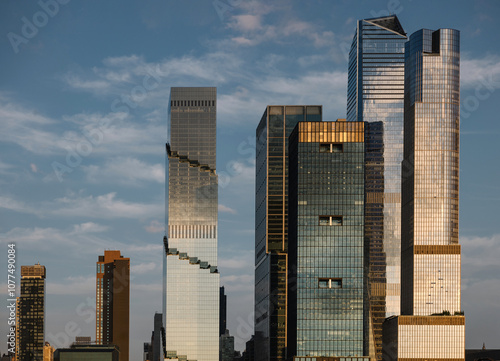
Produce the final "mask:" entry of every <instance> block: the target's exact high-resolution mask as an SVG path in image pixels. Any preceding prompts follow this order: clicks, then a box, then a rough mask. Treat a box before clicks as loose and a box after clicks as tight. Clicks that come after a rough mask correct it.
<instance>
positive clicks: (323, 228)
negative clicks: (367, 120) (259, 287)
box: [288, 119, 365, 357]
mask: <svg viewBox="0 0 500 361" xmlns="http://www.w3.org/2000/svg"><path fill="white" fill-rule="evenodd" d="M364 125H365V124H364V123H363V122H346V121H345V120H344V119H342V120H338V121H337V122H300V123H298V124H297V126H296V127H295V130H294V131H293V133H292V135H291V136H290V149H289V190H290V192H289V204H290V207H289V217H288V221H289V247H288V249H289V252H288V254H289V269H290V273H289V307H288V312H289V314H290V317H289V318H288V321H289V323H288V340H289V341H288V356H289V357H290V356H323V357H335V356H356V357H362V356H364V352H365V350H364V347H365V345H364V331H363V330H364V290H365V270H364V267H365V265H364V247H365V246H364V244H365V242H364V194H365V191H364V182H365V145H364V141H365V133H364Z"/></svg>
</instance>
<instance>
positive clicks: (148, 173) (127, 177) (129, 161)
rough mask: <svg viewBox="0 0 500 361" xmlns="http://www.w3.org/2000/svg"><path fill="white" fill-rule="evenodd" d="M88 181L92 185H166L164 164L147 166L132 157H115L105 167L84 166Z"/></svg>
mask: <svg viewBox="0 0 500 361" xmlns="http://www.w3.org/2000/svg"><path fill="white" fill-rule="evenodd" d="M82 168H83V171H84V172H85V174H86V177H87V180H88V181H89V182H91V183H114V184H116V183H121V184H126V185H139V184H140V183H142V182H155V183H160V184H164V183H165V167H164V165H163V164H147V163H146V162H143V161H141V160H139V159H136V158H132V157H114V158H111V159H108V160H107V161H106V162H105V164H104V165H102V166H98V165H89V166H83V167H82Z"/></svg>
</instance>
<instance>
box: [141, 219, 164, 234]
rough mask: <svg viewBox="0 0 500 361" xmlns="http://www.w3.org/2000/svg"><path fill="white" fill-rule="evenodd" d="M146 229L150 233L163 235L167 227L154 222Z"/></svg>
mask: <svg viewBox="0 0 500 361" xmlns="http://www.w3.org/2000/svg"><path fill="white" fill-rule="evenodd" d="M144 229H145V230H146V232H148V233H163V232H164V231H165V225H164V224H163V223H161V222H158V221H157V220H153V221H151V223H149V224H148V225H147V226H145V227H144Z"/></svg>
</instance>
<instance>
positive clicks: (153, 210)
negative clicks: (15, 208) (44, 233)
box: [50, 192, 164, 219]
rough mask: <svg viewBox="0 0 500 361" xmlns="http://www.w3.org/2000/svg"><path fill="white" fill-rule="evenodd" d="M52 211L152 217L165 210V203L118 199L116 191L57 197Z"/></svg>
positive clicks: (52, 205)
mask: <svg viewBox="0 0 500 361" xmlns="http://www.w3.org/2000/svg"><path fill="white" fill-rule="evenodd" d="M50 206H51V207H53V209H52V211H51V212H50V213H51V214H52V215H56V216H64V217H91V218H100V219H114V218H130V219H138V218H151V217H154V216H156V215H158V214H162V212H163V211H164V206H163V204H160V203H158V204H155V203H153V204H147V203H134V202H128V201H125V200H121V199H118V198H117V197H116V193H115V192H112V193H107V194H103V195H99V196H92V195H91V196H87V197H81V196H75V195H72V196H66V197H62V198H58V199H56V201H55V203H54V204H51V205H50Z"/></svg>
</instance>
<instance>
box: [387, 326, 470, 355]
mask: <svg viewBox="0 0 500 361" xmlns="http://www.w3.org/2000/svg"><path fill="white" fill-rule="evenodd" d="M388 340H392V342H388ZM464 359H465V317H464V316H398V317H394V318H390V319H388V320H387V321H386V323H385V324H384V360H387V361H396V360H398V361H424V360H428V361H429V360H439V361H463V360H464Z"/></svg>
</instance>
